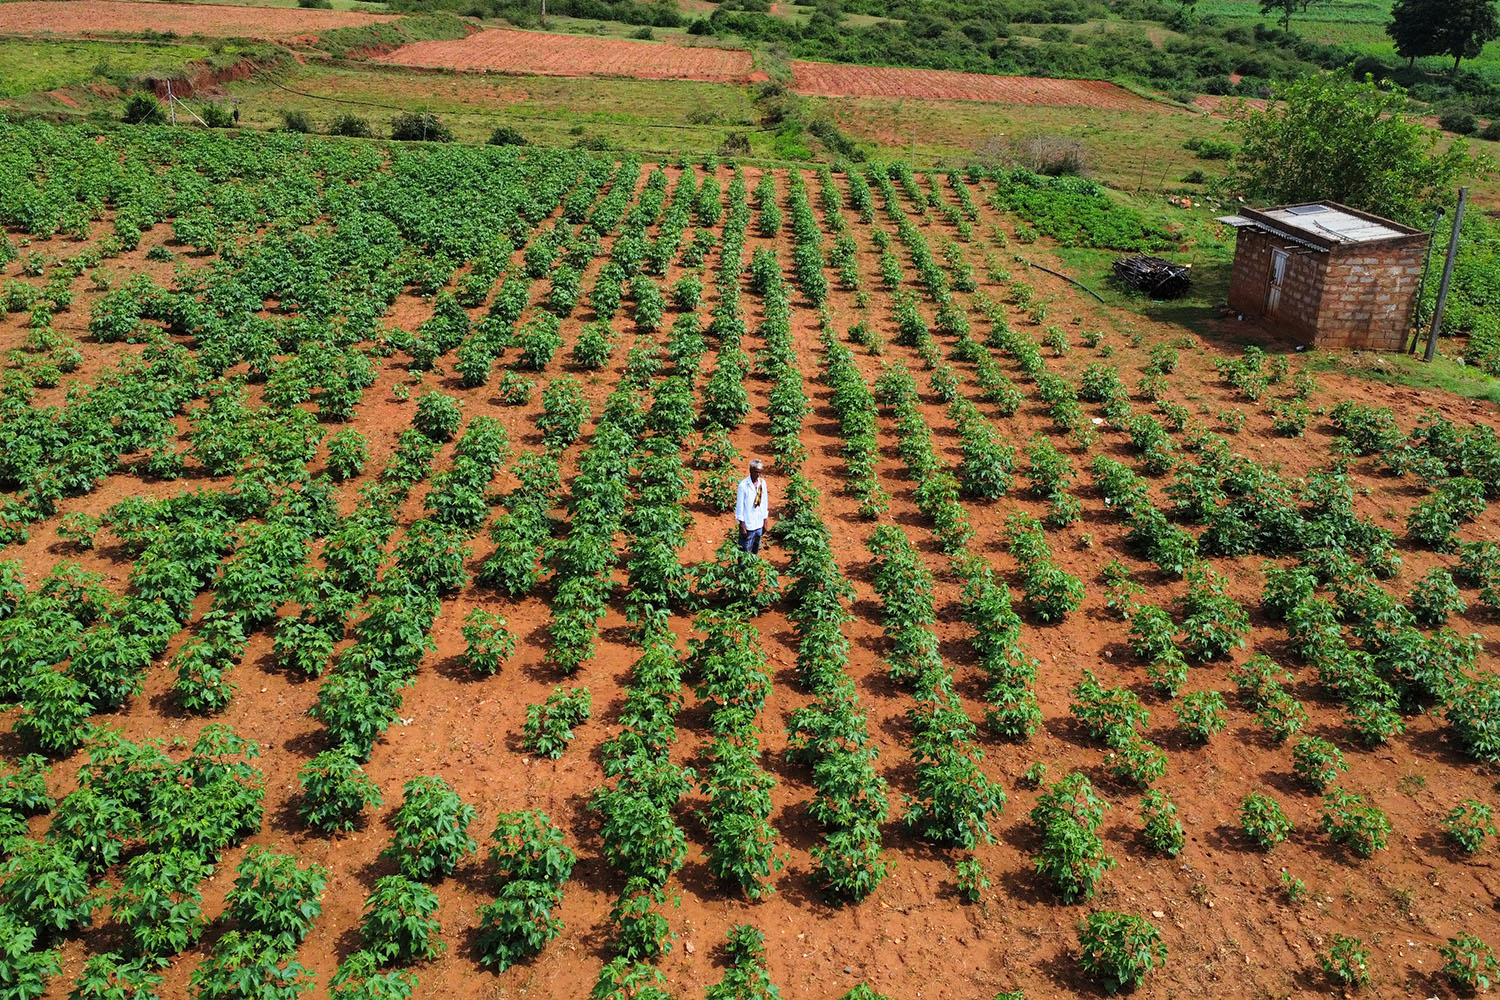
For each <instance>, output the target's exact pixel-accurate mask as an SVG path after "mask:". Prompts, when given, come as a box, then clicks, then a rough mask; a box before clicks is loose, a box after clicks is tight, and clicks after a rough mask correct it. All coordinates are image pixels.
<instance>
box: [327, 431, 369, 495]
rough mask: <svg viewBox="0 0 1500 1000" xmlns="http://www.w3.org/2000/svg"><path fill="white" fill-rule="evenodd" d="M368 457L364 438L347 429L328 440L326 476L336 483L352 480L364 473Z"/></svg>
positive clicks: (357, 432)
mask: <svg viewBox="0 0 1500 1000" xmlns="http://www.w3.org/2000/svg"><path fill="white" fill-rule="evenodd" d="M369 456H370V449H369V446H368V445H367V444H366V443H365V436H364V435H363V434H361V433H360V432H359V431H357V430H355V429H354V428H352V427H347V428H345V429H344V430H341V431H339V432H338V433H337V434H335V435H333V437H331V438H329V439H328V474H329V475H330V476H332V477H333V478H334V480H335V481H336V482H345V481H346V480H350V479H353V478H354V477H355V476H357V475H359V474H360V473H361V472H363V471H364V468H365V460H366V459H368V458H369Z"/></svg>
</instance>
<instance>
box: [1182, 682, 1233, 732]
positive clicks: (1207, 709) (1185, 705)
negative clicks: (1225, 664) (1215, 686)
mask: <svg viewBox="0 0 1500 1000" xmlns="http://www.w3.org/2000/svg"><path fill="white" fill-rule="evenodd" d="M1176 713H1177V726H1178V728H1179V729H1181V730H1182V733H1183V735H1184V736H1186V737H1187V738H1188V739H1190V740H1192V741H1193V742H1195V743H1207V742H1208V741H1209V739H1210V738H1211V737H1212V736H1213V735H1214V734H1215V733H1217V732H1220V731H1221V730H1222V729H1223V728H1224V726H1225V725H1227V723H1226V722H1225V719H1224V696H1223V695H1221V694H1220V693H1219V692H1217V691H1190V692H1188V693H1187V694H1185V695H1183V696H1182V701H1180V702H1179V703H1178V704H1177V707H1176Z"/></svg>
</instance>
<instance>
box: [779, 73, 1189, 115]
mask: <svg viewBox="0 0 1500 1000" xmlns="http://www.w3.org/2000/svg"><path fill="white" fill-rule="evenodd" d="M792 78H793V81H794V82H793V86H794V87H795V88H796V90H797V92H798V93H799V94H814V95H818V96H821V97H882V98H903V97H909V98H917V99H928V100H948V101H988V102H991V103H995V104H1037V105H1044V106H1052V107H1061V108H1069V107H1074V108H1101V109H1105V110H1128V111H1158V112H1168V111H1171V110H1172V109H1171V108H1170V107H1169V106H1167V105H1164V104H1158V103H1157V102H1155V101H1151V100H1147V99H1146V98H1144V97H1137V96H1136V95H1134V94H1132V93H1131V92H1130V91H1128V90H1125V89H1124V88H1123V87H1119V86H1116V85H1115V84H1113V83H1107V82H1105V81H1103V80H1059V79H1050V78H1046V77H1035V76H990V75H987V74H984V73H959V72H955V71H952V70H940V69H899V68H895V67H887V66H848V65H842V64H837V63H816V62H793V63H792Z"/></svg>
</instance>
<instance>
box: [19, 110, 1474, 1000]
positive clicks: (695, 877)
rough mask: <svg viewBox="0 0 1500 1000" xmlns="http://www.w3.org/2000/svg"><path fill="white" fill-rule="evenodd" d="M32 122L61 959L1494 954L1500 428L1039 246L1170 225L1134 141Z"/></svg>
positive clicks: (606, 988) (847, 974)
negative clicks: (525, 145) (417, 139)
mask: <svg viewBox="0 0 1500 1000" xmlns="http://www.w3.org/2000/svg"><path fill="white" fill-rule="evenodd" d="M0 142H3V143H4V145H5V148H6V149H7V150H8V153H7V156H6V157H5V158H4V159H3V161H0V190H4V191H6V192H9V194H8V195H7V196H6V198H5V199H4V200H3V201H0V223H3V225H4V226H5V232H6V236H5V240H4V242H3V243H0V258H3V259H4V261H5V263H4V265H3V274H0V296H3V300H4V304H5V307H6V312H5V314H4V318H3V319H0V348H3V350H4V351H5V353H4V357H5V358H6V360H7V364H8V367H7V369H6V370H5V372H4V376H3V378H0V417H3V419H0V531H3V533H4V534H3V540H0V602H3V604H4V609H5V611H6V613H5V614H4V615H0V686H3V694H0V702H3V703H5V704H7V705H9V706H12V707H9V708H6V709H5V710H4V711H3V712H0V754H3V757H4V760H5V771H6V774H7V778H6V780H5V782H4V784H3V785H0V788H3V790H4V794H3V796H0V822H3V828H4V830H5V831H6V836H7V839H5V840H4V841H3V846H0V849H3V851H4V853H5V855H6V859H5V862H4V865H5V867H4V868H3V870H0V934H3V935H5V940H7V941H8V942H10V943H11V947H10V949H9V951H8V952H7V954H6V957H5V959H4V961H7V962H11V963H13V965H12V966H10V968H11V969H12V970H15V969H17V968H19V970H20V971H21V972H24V973H25V974H27V975H29V976H30V977H31V981H33V982H36V983H38V984H40V983H45V984H46V988H47V990H48V991H49V995H56V996H62V995H65V994H66V993H67V992H68V991H69V990H70V989H71V988H72V987H73V984H74V983H75V982H78V981H79V980H80V978H81V979H83V980H89V981H92V980H96V979H100V978H104V979H106V980H111V981H125V982H133V983H137V984H144V985H146V986H147V987H148V988H151V989H154V990H155V991H156V992H157V993H159V995H161V996H197V997H219V996H228V997H238V996H242V995H244V993H243V986H242V984H243V983H245V982H247V981H248V982H252V983H255V984H260V985H263V984H265V983H267V982H276V983H283V984H292V985H294V986H295V985H302V984H311V983H314V982H315V983H316V984H317V988H318V989H319V990H320V991H322V990H326V989H327V988H328V987H330V986H334V985H336V986H338V987H339V988H340V989H343V990H353V989H360V988H362V989H364V990H365V993H364V994H357V993H356V994H355V995H382V993H381V992H380V991H382V990H384V991H385V992H386V994H391V993H394V994H397V995H399V994H401V993H402V986H403V984H405V983H406V982H407V977H415V979H416V980H417V981H418V982H419V987H418V992H417V993H416V994H414V995H417V996H423V995H426V996H440V995H452V996H456V997H479V996H487V995H490V994H492V993H497V992H498V993H507V994H509V993H516V994H520V993H523V992H525V993H531V994H534V995H539V996H540V995H545V996H549V997H577V996H585V995H593V996H596V997H601V998H604V997H621V998H623V997H627V996H653V997H663V996H681V997H691V996H697V995H699V994H700V993H703V992H704V991H705V989H706V988H712V989H710V992H709V995H710V996H713V997H718V996H737V995H740V994H741V993H743V992H745V991H751V992H752V994H753V991H754V990H756V989H757V988H758V987H764V986H765V985H767V984H774V985H776V986H777V987H778V988H779V990H780V992H781V995H782V996H784V997H787V998H789V1000H790V998H796V1000H802V998H808V1000H814V998H816V1000H824V998H828V1000H832V998H837V997H843V996H847V995H852V996H856V997H858V996H863V997H865V998H867V1000H868V998H869V997H870V996H871V994H870V993H869V992H868V991H864V992H854V991H855V988H856V987H857V986H859V985H860V984H863V983H868V984H869V986H870V987H873V988H874V989H875V990H878V991H879V992H880V993H881V994H884V995H886V996H889V997H893V998H916V997H918V996H922V997H934V998H944V1000H947V998H952V1000H970V998H973V997H976V996H980V997H987V996H994V995H996V994H997V993H1000V992H1002V991H1012V990H1024V991H1025V995H1026V996H1027V997H1032V998H1038V997H1040V998H1063V997H1076V996H1092V995H1095V994H1097V992H1098V991H1099V990H1100V989H1101V988H1103V987H1106V986H1109V985H1111V984H1112V985H1115V986H1118V985H1120V984H1121V983H1122V982H1125V983H1129V982H1132V981H1134V980H1135V979H1136V978H1140V979H1141V980H1142V983H1143V985H1142V991H1143V992H1142V995H1147V996H1151V995H1163V996H1165V995H1169V994H1170V995H1175V996H1179V997H1209V996H1222V995H1223V993H1224V991H1225V990H1226V988H1227V989H1230V990H1234V991H1239V990H1241V989H1242V984H1243V983H1244V982H1245V977H1246V976H1247V975H1254V976H1255V979H1256V981H1257V983H1259V984H1260V985H1261V986H1263V987H1264V988H1265V989H1266V990H1267V991H1268V992H1275V993H1277V994H1285V995H1301V994H1312V993H1315V992H1324V991H1326V990H1327V989H1328V988H1329V986H1328V984H1329V983H1330V980H1329V978H1328V976H1329V973H1327V972H1325V971H1324V968H1323V964H1322V962H1320V957H1322V958H1329V952H1330V948H1331V946H1333V945H1334V944H1335V943H1336V942H1338V941H1340V940H1341V939H1340V938H1338V937H1336V935H1345V936H1347V937H1348V938H1349V939H1350V940H1349V941H1347V942H1344V943H1343V944H1339V945H1338V948H1339V950H1338V951H1337V952H1336V953H1335V954H1334V957H1335V958H1339V959H1341V960H1343V961H1344V962H1345V965H1343V966H1339V965H1337V964H1336V963H1332V959H1330V963H1331V964H1332V965H1333V967H1334V968H1335V969H1339V968H1356V969H1357V967H1358V964H1359V961H1360V958H1359V956H1360V955H1361V954H1363V956H1364V958H1363V960H1362V961H1363V964H1364V966H1365V967H1366V968H1367V969H1368V971H1369V973H1370V975H1371V976H1372V977H1374V979H1375V980H1376V981H1377V983H1378V984H1379V985H1380V987H1381V988H1382V989H1384V990H1386V991H1387V992H1404V991H1407V990H1408V985H1407V984H1409V983H1411V982H1413V981H1421V982H1422V983H1424V984H1427V983H1429V982H1430V981H1431V982H1432V983H1433V985H1431V986H1428V985H1423V986H1422V987H1421V989H1422V990H1423V991H1429V990H1432V991H1435V990H1438V989H1442V988H1445V987H1442V986H1441V985H1438V984H1436V980H1435V979H1433V977H1434V975H1435V974H1434V972H1433V970H1436V969H1441V968H1442V967H1443V965H1444V962H1445V958H1444V957H1443V955H1442V954H1441V953H1440V952H1439V950H1438V949H1439V948H1440V947H1445V946H1448V944H1449V942H1450V940H1452V939H1457V940H1458V943H1457V944H1454V945H1453V946H1452V947H1454V948H1458V947H1460V946H1461V947H1462V948H1465V949H1468V951H1469V952H1470V953H1473V954H1481V953H1480V952H1479V951H1478V947H1479V946H1478V945H1476V944H1474V943H1473V942H1472V941H1469V940H1468V939H1465V938H1462V937H1461V935H1464V934H1469V933H1472V934H1476V935H1478V937H1479V938H1480V939H1482V940H1483V941H1484V942H1485V943H1486V944H1487V945H1493V944H1494V943H1495V942H1494V937H1495V932H1494V930H1493V921H1490V920H1488V918H1487V916H1485V915H1484V914H1486V913H1487V912H1488V907H1489V905H1490V886H1489V884H1488V881H1487V880H1488V878H1489V875H1488V872H1489V870H1490V869H1489V867H1488V863H1487V861H1486V858H1487V857H1490V856H1492V855H1491V854H1489V853H1487V852H1490V851H1493V849H1494V847H1493V840H1494V835H1493V834H1490V833H1487V824H1488V823H1489V820H1488V819H1487V818H1486V817H1487V816H1488V812H1487V811H1486V810H1488V809H1489V808H1491V807H1492V802H1493V794H1494V792H1493V777H1492V775H1491V774H1490V773H1489V771H1488V768H1489V767H1490V766H1492V764H1493V762H1494V761H1495V760H1496V759H1497V757H1500V746H1497V745H1496V743H1495V740H1494V733H1495V726H1496V720H1497V719H1500V681H1497V680H1496V679H1495V675H1494V665H1495V653H1496V649H1495V636H1494V622H1495V607H1496V605H1497V604H1500V549H1497V548H1496V547H1495V546H1494V544H1493V543H1492V542H1489V541H1487V540H1488V539H1492V538H1494V537H1496V533H1497V528H1500V525H1497V523H1496V517H1495V512H1493V511H1491V510H1489V509H1488V506H1487V504H1488V503H1489V502H1492V501H1493V499H1494V498H1495V496H1496V495H1497V494H1500V436H1497V434H1496V432H1495V429H1494V423H1495V418H1494V412H1493V410H1492V409H1480V408H1478V407H1476V406H1473V405H1471V404H1470V403H1469V402H1468V401H1466V400H1456V399H1453V398H1450V397H1444V396H1440V395H1436V394H1434V395H1431V396H1424V395H1421V394H1418V393H1415V392H1413V391H1411V390H1402V389H1387V388H1381V387H1376V386H1372V385H1370V384H1367V383H1356V382H1353V381H1351V380H1347V379H1344V378H1341V377H1338V376H1333V375H1327V376H1319V377H1318V378H1316V379H1315V378H1312V377H1311V376H1310V375H1309V374H1308V372H1307V371H1306V370H1305V369H1304V367H1303V365H1302V360H1303V359H1302V357H1301V356H1300V355H1296V354H1292V353H1285V352H1280V351H1276V350H1270V351H1263V350H1259V349H1257V350H1241V349H1238V348H1234V349H1230V348H1228V347H1226V345H1225V343H1224V342H1222V341H1218V340H1204V339H1200V338H1198V337H1195V336H1192V335H1189V334H1187V333H1186V332H1184V331H1183V330H1182V329H1181V328H1178V327H1173V326H1169V325H1164V324H1158V323H1154V322H1151V321H1149V320H1147V319H1143V318H1142V317H1140V316H1138V315H1136V314H1134V313H1130V312H1125V311H1121V310H1116V309H1113V308H1110V307H1106V306H1101V305H1100V304H1098V303H1096V302H1094V301H1093V300H1091V299H1085V298H1083V297H1082V296H1080V295H1079V294H1078V293H1076V292H1075V291H1074V290H1072V289H1071V288H1070V287H1069V286H1067V285H1065V284H1063V283H1062V282H1060V281H1057V280H1056V279H1054V278H1052V277H1050V276H1048V275H1046V274H1045V273H1043V272H1040V271H1036V270H1034V269H1032V268H1031V267H1030V266H1029V265H1030V264H1031V263H1033V262H1035V263H1037V264H1042V265H1047V264H1051V263H1055V260H1054V259H1053V258H1052V256H1051V255H1050V254H1049V252H1048V250H1047V249H1046V247H1047V246H1048V245H1049V242H1050V241H1054V240H1055V241H1058V242H1059V243H1062V244H1066V245H1070V246H1093V247H1108V248H1116V249H1120V250H1160V249H1162V248H1163V247H1164V246H1167V245H1169V244H1170V241H1171V238H1172V234H1170V233H1167V232H1164V231H1162V230H1159V229H1157V228H1155V227H1153V226H1151V225H1149V224H1147V223H1146V222H1145V221H1144V220H1143V219H1142V217H1141V216H1140V215H1139V214H1137V213H1135V212H1134V211H1132V210H1130V209H1129V208H1127V207H1123V206H1121V205H1119V204H1117V203H1115V202H1113V201H1112V200H1111V198H1110V197H1109V196H1108V195H1106V194H1105V193H1104V192H1103V191H1102V190H1101V189H1099V188H1098V187H1096V186H1094V185H1091V184H1089V183H1087V182H1083V181H1079V180H1077V179H1058V180H1050V179H1045V178H1039V177H1035V176H1031V175H1027V174H1024V173H1019V172H1018V173H1008V172H1003V171H999V172H990V171H982V170H975V171H973V172H972V173H953V174H926V173H914V172H913V171H912V170H910V169H909V168H908V167H906V166H905V165H903V164H891V165H889V166H888V167H881V168H875V167H870V168H868V169H865V170H862V171H857V172H852V173H847V174H844V173H839V174H835V173H833V172H831V171H828V170H826V169H825V170H823V171H820V172H813V171H806V172H785V171H775V172H771V171H762V170H759V169H755V168H749V167H744V168H738V169H736V168H734V167H731V166H728V165H724V164H718V163H710V164H709V165H708V166H706V167H705V166H703V165H691V164H664V165H654V164H650V163H642V162H639V161H637V160H635V159H633V158H630V157H626V158H624V159H622V160H620V161H616V160H615V159H613V158H608V159H605V158H595V157H592V156H589V155H587V154H584V153H581V152H577V151H571V150H570V151H560V150H546V149H530V150H524V151H522V150H517V149H499V148H493V147H464V146H456V145H455V146H437V145H433V146H426V145H412V146H401V145H399V144H394V145H390V146H387V145H385V144H379V143H373V142H360V141H349V140H333V139H324V138H314V137H303V136H296V135H289V134H273V135H255V134H242V135H237V136H232V137H231V136H228V135H221V134H217V133H209V132H197V133H195V132H184V131H167V130H153V129H141V130H117V131H107V132H104V133H102V134H100V133H95V132H92V131H88V130H84V129H73V128H60V127H55V126H50V125H47V124H44V123H39V122H29V123H21V124H17V123H12V122H4V123H0ZM1234 329H1235V330H1237V331H1243V327H1238V326H1236V327H1234ZM1387 407H1389V408H1387ZM752 455H758V456H764V457H765V458H766V459H767V465H768V478H769V483H770V488H771V490H772V493H771V509H772V514H773V525H772V531H771V541H770V543H769V544H768V547H767V548H766V549H765V550H764V553H763V558H757V557H753V556H748V555H744V554H741V553H739V552H738V550H737V548H736V546H735V544H734V541H735V538H734V530H733V526H732V521H731V519H730V514H729V510H730V509H731V507H732V503H733V499H734V495H735V484H736V482H737V481H738V479H739V478H740V476H741V475H742V470H743V467H744V465H745V462H746V460H747V459H748V458H749V457H750V456H752ZM1476 633H1477V634H1476ZM33 754H34V755H35V756H29V755H33ZM1470 846H1473V847H1477V849H1478V850H1479V851H1481V852H1486V853H1480V854H1479V855H1478V856H1477V858H1475V859H1474V860H1470V856H1469V855H1468V853H1467V850H1468V848H1469V847H1470ZM209 865H212V866H213V871H212V872H210V870H209V868H208V867H207V866H209ZM39 886H45V888H46V892H40V891H37V887H39ZM163 893H167V898H166V899H165V900H164V899H163ZM93 901H100V902H99V903H98V905H94V902H93ZM313 901H318V902H313ZM1085 918H1087V919H1085ZM1081 923H1082V924H1083V926H1082V927H1081V928H1080V924H1081ZM1110 934H1119V935H1130V936H1131V940H1132V941H1133V942H1134V944H1135V945H1136V947H1134V948H1132V949H1131V950H1130V951H1129V952H1128V954H1126V955H1123V956H1122V955H1121V954H1120V953H1119V952H1116V951H1111V950H1110V948H1108V947H1107V943H1108V936H1109V935H1110ZM1355 939H1357V940H1355ZM17 942H21V944H19V946H18V945H17ZM1361 942H1362V943H1361ZM1091 943H1092V944H1094V945H1098V947H1091V946H1090V945H1091ZM721 946H724V947H721ZM138 956H144V957H147V958H151V959H156V958H159V959H161V960H162V962H163V963H164V964H163V965H162V966H161V967H160V972H159V973H158V971H157V968H158V966H157V965H156V963H155V962H154V961H152V962H146V961H140V960H137V957H138ZM1132 956H1133V958H1134V961H1130V960H1129V959H1131V957H1132ZM1117 959H1125V960H1123V961H1117ZM1349 963H1353V964H1352V965H1351V964H1349ZM246 970H248V971H246ZM158 976H159V977H160V982H159V984H156V977H158ZM1230 984H1233V985H1230ZM257 995H259V994H257ZM754 995H759V994H754Z"/></svg>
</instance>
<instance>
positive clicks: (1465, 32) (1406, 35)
mask: <svg viewBox="0 0 1500 1000" xmlns="http://www.w3.org/2000/svg"><path fill="white" fill-rule="evenodd" d="M1385 31H1386V34H1387V35H1389V36H1390V37H1391V41H1392V42H1394V43H1395V44H1396V51H1397V52H1398V53H1399V54H1400V55H1402V56H1405V57H1406V58H1407V60H1409V61H1413V62H1414V61H1415V60H1416V59H1417V58H1418V57H1419V56H1452V57H1453V72H1454V73H1457V72H1458V65H1459V63H1460V62H1462V61H1463V60H1465V59H1474V58H1477V57H1478V55H1479V53H1480V52H1482V51H1484V46H1485V43H1486V42H1491V41H1494V40H1495V39H1496V38H1500V7H1497V5H1496V0H1396V4H1395V6H1393V7H1392V8H1391V21H1390V23H1389V24H1388V25H1386V29H1385Z"/></svg>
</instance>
